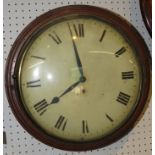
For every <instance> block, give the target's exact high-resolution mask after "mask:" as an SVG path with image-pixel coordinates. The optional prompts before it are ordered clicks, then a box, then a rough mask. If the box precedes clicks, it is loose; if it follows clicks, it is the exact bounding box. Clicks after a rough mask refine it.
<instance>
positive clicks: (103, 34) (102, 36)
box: [99, 30, 106, 42]
mask: <svg viewBox="0 0 155 155" xmlns="http://www.w3.org/2000/svg"><path fill="white" fill-rule="evenodd" d="M105 34H106V30H104V31H103V33H102V35H101V37H100V39H99V41H100V42H102V40H103V38H104V36H105Z"/></svg>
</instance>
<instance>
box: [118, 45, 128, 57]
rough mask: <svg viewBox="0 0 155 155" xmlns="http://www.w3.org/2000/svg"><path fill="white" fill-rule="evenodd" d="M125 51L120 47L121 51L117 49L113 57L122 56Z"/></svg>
mask: <svg viewBox="0 0 155 155" xmlns="http://www.w3.org/2000/svg"><path fill="white" fill-rule="evenodd" d="M125 51H126V48H125V47H122V48H121V49H119V50H118V51H117V52H116V53H115V56H116V57H119V56H120V55H122V54H123V53H124V52H125Z"/></svg>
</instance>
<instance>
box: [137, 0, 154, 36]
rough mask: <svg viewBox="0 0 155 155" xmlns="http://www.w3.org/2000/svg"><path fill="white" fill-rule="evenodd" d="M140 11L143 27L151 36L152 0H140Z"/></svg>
mask: <svg viewBox="0 0 155 155" xmlns="http://www.w3.org/2000/svg"><path fill="white" fill-rule="evenodd" d="M140 9H141V13H142V17H143V20H144V23H145V26H146V28H147V30H148V32H149V34H150V35H151V36H152V0H140Z"/></svg>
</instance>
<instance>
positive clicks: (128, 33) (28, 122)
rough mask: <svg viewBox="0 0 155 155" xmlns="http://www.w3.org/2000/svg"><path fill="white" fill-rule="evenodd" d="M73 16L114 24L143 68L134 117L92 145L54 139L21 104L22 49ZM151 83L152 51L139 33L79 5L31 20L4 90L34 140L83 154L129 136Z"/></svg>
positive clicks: (19, 41) (95, 9)
mask: <svg viewBox="0 0 155 155" xmlns="http://www.w3.org/2000/svg"><path fill="white" fill-rule="evenodd" d="M70 15H85V16H92V17H95V18H98V19H100V20H103V21H104V22H107V23H109V24H111V25H113V26H114V27H115V28H116V29H117V30H118V31H119V32H120V33H122V34H123V35H125V37H126V38H127V39H128V41H129V42H130V44H131V45H132V46H133V47H134V48H135V49H136V52H137V53H136V54H137V56H138V60H139V63H140V66H141V69H142V77H143V79H142V86H141V93H140V98H139V101H138V104H137V106H136V108H135V110H134V111H133V113H132V115H131V116H130V117H129V118H128V119H127V120H126V122H125V123H124V124H122V126H121V127H120V128H118V129H117V130H115V131H114V132H113V133H111V134H110V135H107V136H106V137H104V138H101V139H98V140H95V141H92V142H84V143H78V142H70V141H65V140H62V139H59V138H56V137H54V136H50V135H48V134H46V133H45V132H44V131H42V130H41V129H40V127H39V126H38V125H37V124H36V123H34V121H33V120H32V119H31V118H30V117H29V116H28V114H27V112H26V110H25V108H24V107H23V104H22V99H21V97H20V96H19V94H20V93H19V86H18V71H19V66H20V63H19V62H20V61H19V60H20V58H21V57H22V55H23V49H24V48H26V46H27V45H28V44H29V43H30V41H31V40H32V38H33V37H34V36H36V34H37V33H38V32H39V31H40V30H41V29H42V28H43V27H45V26H47V24H48V23H49V22H51V21H56V20H58V19H60V18H63V17H65V16H70ZM150 83H151V57H150V54H149V50H148V48H147V46H146V44H145V42H144V40H143V39H142V37H141V36H140V35H139V33H138V31H137V30H136V29H135V28H134V27H133V26H132V25H131V24H130V23H128V22H127V21H126V20H124V19H123V18H121V17H120V16H119V15H117V14H115V13H113V12H111V11H109V10H106V9H103V8H98V7H94V6H86V5H76V6H65V7H61V8H57V9H54V10H51V11H49V12H47V13H45V14H43V15H41V16H39V17H37V18H36V19H35V20H34V21H32V22H31V23H30V24H29V25H28V26H27V27H26V28H25V29H24V30H23V31H22V32H21V33H20V35H19V36H18V38H17V39H16V41H15V42H14V44H13V46H12V48H11V51H10V54H9V56H8V59H7V64H6V69H5V88H6V94H7V98H8V101H9V104H10V107H11V109H12V111H13V113H14V115H15V116H16V118H17V120H18V121H19V123H20V124H21V125H22V126H23V127H24V128H25V129H26V130H27V131H28V132H29V133H30V134H31V135H33V136H34V137H36V138H37V139H38V140H40V141H42V142H43V143H45V144H47V145H50V146H53V147H56V148H59V149H63V150H72V151H84V150H92V149H97V148H100V147H103V146H106V145H108V144H111V143H113V142H115V141H116V140H118V139H120V138H121V137H122V136H124V135H125V134H127V133H128V132H129V131H130V130H131V129H132V128H133V126H134V125H135V123H136V121H137V119H138V118H139V116H140V114H141V112H142V111H143V109H144V106H145V104H146V102H147V99H148V95H149V90H150Z"/></svg>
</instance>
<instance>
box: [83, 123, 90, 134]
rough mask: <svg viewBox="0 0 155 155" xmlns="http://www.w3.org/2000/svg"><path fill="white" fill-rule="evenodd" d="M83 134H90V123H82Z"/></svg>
mask: <svg viewBox="0 0 155 155" xmlns="http://www.w3.org/2000/svg"><path fill="white" fill-rule="evenodd" d="M82 132H83V133H84V134H85V133H89V128H88V123H87V121H84V120H83V121H82Z"/></svg>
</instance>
